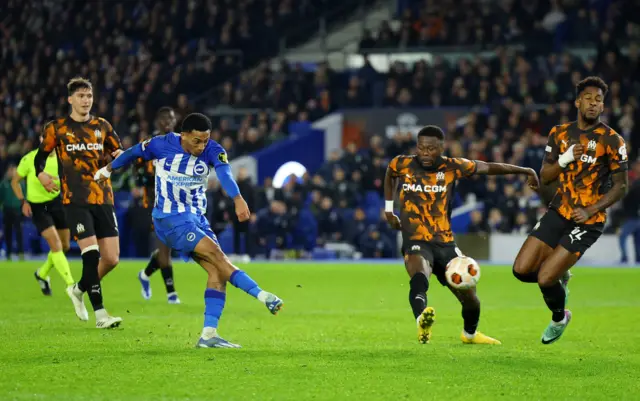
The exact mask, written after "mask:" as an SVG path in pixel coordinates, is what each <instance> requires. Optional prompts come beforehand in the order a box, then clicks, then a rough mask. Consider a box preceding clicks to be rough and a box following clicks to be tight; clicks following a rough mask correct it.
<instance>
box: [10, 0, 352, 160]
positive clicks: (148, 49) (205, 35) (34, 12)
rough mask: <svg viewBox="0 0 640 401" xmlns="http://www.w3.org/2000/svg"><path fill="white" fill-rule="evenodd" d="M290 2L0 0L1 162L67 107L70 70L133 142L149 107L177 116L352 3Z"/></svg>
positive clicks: (148, 119) (148, 129)
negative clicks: (169, 108) (281, 44)
mask: <svg viewBox="0 0 640 401" xmlns="http://www.w3.org/2000/svg"><path fill="white" fill-rule="evenodd" d="M297 3H298V2H294V1H292V0H275V1H270V2H261V1H250V0H238V1H236V0H233V1H232V0H185V1H183V0H153V1H151V0H135V1H125V0H109V1H106V0H101V1H90V2H82V1H74V2H60V1H57V0H38V1H20V0H3V1H2V5H1V6H0V10H1V12H0V171H6V170H5V169H2V167H6V163H7V160H8V159H9V160H12V161H13V162H15V159H16V158H19V156H20V155H21V154H23V153H24V151H25V150H26V149H29V148H30V147H31V146H33V144H34V143H37V136H38V134H39V133H40V132H41V130H42V126H43V124H44V123H46V122H47V121H49V120H51V119H53V118H55V117H56V116H61V115H65V114H67V112H68V105H67V101H66V97H67V93H66V84H67V82H68V80H69V79H70V78H72V77H74V76H78V75H81V76H84V77H86V78H89V79H90V80H91V82H92V83H93V85H94V90H95V92H94V94H95V106H94V113H96V114H97V115H99V116H102V117H104V118H107V119H108V120H109V121H110V122H111V123H112V125H113V126H114V128H115V129H116V132H118V133H119V134H120V136H122V137H123V138H124V137H130V138H131V139H130V140H131V141H133V142H137V141H138V140H141V139H143V138H145V137H147V136H149V135H150V134H151V133H152V131H153V126H152V121H153V116H154V114H155V112H156V110H157V109H158V108H160V107H162V106H172V107H174V108H175V110H176V112H177V114H178V118H180V116H184V115H185V114H187V113H189V112H190V111H192V110H193V108H194V106H195V100H197V98H198V97H201V95H203V94H204V93H206V92H207V91H209V90H211V89H212V88H215V87H216V85H219V84H222V83H224V82H225V80H229V79H231V78H233V77H234V76H236V75H237V74H238V73H239V72H240V71H241V70H242V69H243V68H249V67H252V66H253V65H255V64H257V63H258V62H259V61H260V60H263V59H265V58H268V57H271V56H274V55H276V54H277V52H278V50H279V47H278V44H279V40H280V39H281V38H283V37H285V36H286V33H287V32H289V31H290V30H293V31H294V35H293V36H294V39H295V40H297V41H301V40H304V39H306V38H308V37H310V36H311V35H313V34H314V33H315V31H314V30H313V29H314V28H313V27H314V25H313V24H312V22H313V21H315V20H317V19H318V18H319V15H320V14H322V13H323V12H325V11H326V10H328V9H332V8H335V7H338V6H344V4H345V3H347V4H348V3H354V4H355V3H358V2H357V1H355V0H347V1H346V2H345V1H341V0H306V1H303V2H302V3H301V4H297ZM305 26H308V27H307V29H306V30H305V29H303V28H305ZM290 36H291V35H290ZM295 40H294V41H293V42H292V40H291V39H289V42H290V44H295ZM251 97H252V95H251V94H248V98H251Z"/></svg>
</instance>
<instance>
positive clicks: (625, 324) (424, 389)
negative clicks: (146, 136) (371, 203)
mask: <svg viewBox="0 0 640 401" xmlns="http://www.w3.org/2000/svg"><path fill="white" fill-rule="evenodd" d="M1 266H2V267H1V268H0V277H1V279H0V338H1V340H2V343H1V346H0V361H1V363H0V378H1V379H0V399H2V400H13V399H15V400H31V399H34V400H69V401H71V400H109V401H113V400H153V401H159V400H250V399H260V400H306V399H314V400H345V399H354V400H367V401H370V400H448V399H452V400H453V399H455V400H459V399H467V400H481V399H482V400H497V399H498V400H499V399H516V398H522V399H527V400H530V399H554V400H561V399H573V400H576V399H580V400H596V399H598V400H605V399H606V400H610V399H618V400H624V399H638V398H637V397H639V395H638V394H640V385H639V384H638V380H637V374H638V372H640V342H639V341H638V331H639V329H640V324H639V322H640V319H639V318H638V316H639V315H640V297H639V296H638V285H639V284H640V270H633V269H593V268H584V269H579V268H578V269H574V273H575V277H574V278H573V280H572V282H571V284H570V287H571V290H572V291H571V297H570V303H569V307H570V308H571V309H572V311H573V312H574V320H573V321H572V323H571V325H570V326H569V328H568V330H567V332H566V333H565V336H564V337H563V338H562V339H561V340H560V341H558V342H557V343H555V344H553V345H549V346H544V345H541V344H540V335H541V333H542V331H543V329H544V328H545V326H546V325H547V323H548V322H549V319H550V313H549V312H548V311H547V309H546V307H545V306H544V303H543V301H542V298H541V296H540V293H539V290H538V288H537V286H535V285H530V284H529V285H525V284H522V283H520V282H517V281H516V280H515V279H514V278H513V277H512V276H511V269H509V268H507V267H490V266H484V267H483V270H482V279H481V281H480V284H479V295H480V298H481V299H482V301H483V309H482V311H483V312H482V317H481V321H480V330H481V331H483V332H484V333H485V334H488V335H490V336H495V337H496V338H498V339H500V340H502V342H503V345H502V346H469V345H463V344H461V342H460V339H459V335H460V331H461V328H462V319H461V317H460V307H459V305H458V304H457V302H456V300H455V299H454V297H453V296H452V295H451V294H449V293H448V291H447V290H445V289H444V288H442V287H441V286H440V285H439V284H438V283H437V280H435V278H434V279H433V280H432V281H431V290H430V292H429V304H430V305H432V306H434V307H435V308H436V313H437V321H436V325H435V326H434V334H433V338H432V343H431V344H429V345H420V344H418V343H417V338H416V329H415V322H414V319H413V317H412V315H411V311H410V308H409V305H408V302H407V296H408V295H407V293H408V278H407V277H406V273H405V272H404V269H403V267H402V265H401V263H396V264H370V265H365V264H308V263H304V264H292V263H287V264H281V265H277V264H257V263H256V264H250V265H248V266H246V267H245V269H246V271H247V272H248V273H249V274H250V275H251V276H252V277H253V278H254V279H256V280H257V281H258V283H259V284H260V285H261V286H262V287H263V288H264V289H266V290H270V291H273V292H275V293H277V294H278V295H279V296H280V297H282V298H283V299H284V300H285V308H284V309H283V311H282V312H281V313H280V314H279V315H278V316H271V315H270V314H269V313H268V311H267V310H266V308H265V307H264V306H262V305H261V304H260V303H259V302H258V301H256V300H254V299H252V298H250V297H249V296H247V295H245V294H244V293H242V292H241V291H239V290H237V289H235V288H229V289H228V293H229V296H228V302H227V306H226V308H225V311H224V314H223V316H222V320H221V334H222V335H223V336H224V337H225V338H226V339H228V340H230V341H233V342H237V343H240V344H241V345H243V347H244V348H243V349H240V350H215V349H195V348H194V345H195V343H196V341H197V339H198V337H199V333H200V330H201V326H202V317H203V316H202V315H203V308H204V306H203V290H204V287H205V277H206V276H205V274H204V272H203V271H201V269H200V267H198V266H197V265H195V264H189V265H187V264H182V263H176V265H175V267H174V271H175V278H176V285H177V289H178V291H179V294H180V298H181V299H182V302H183V304H182V305H168V304H167V303H166V296H165V290H164V285H163V284H162V282H161V275H160V274H156V275H155V276H154V277H153V278H152V285H153V290H154V297H153V298H152V299H151V300H150V301H144V300H143V299H142V298H141V296H140V288H139V284H138V281H137V278H136V274H137V272H138V270H139V269H140V268H142V267H144V262H131V261H128V262H122V263H121V264H120V266H119V267H118V268H117V269H116V270H115V271H113V272H112V273H111V274H110V275H109V276H108V277H107V278H106V280H105V281H104V282H103V290H104V294H105V301H106V305H107V307H108V310H109V311H110V312H111V313H112V314H114V315H117V316H122V317H123V318H124V323H123V326H122V328H120V329H116V330H109V331H107V330H98V329H95V328H94V320H93V314H92V313H91V321H90V322H88V323H84V322H80V321H79V320H77V319H76V317H75V315H74V313H73V308H72V306H71V303H70V301H69V299H68V298H67V296H66V294H65V293H64V290H63V284H62V281H61V280H60V279H59V278H58V276H57V275H56V273H55V271H53V270H52V272H51V276H52V285H53V292H54V294H53V297H52V298H48V297H44V296H42V295H41V293H40V290H39V287H38V286H37V284H36V282H35V280H34V279H33V270H35V268H36V267H37V266H36V264H33V263H27V262H22V263H6V262H2V264H1ZM72 269H73V273H74V274H75V277H76V278H79V277H80V263H79V262H78V261H74V262H73V263H72ZM85 299H86V297H85ZM85 302H86V303H87V305H89V302H88V299H86V301H85Z"/></svg>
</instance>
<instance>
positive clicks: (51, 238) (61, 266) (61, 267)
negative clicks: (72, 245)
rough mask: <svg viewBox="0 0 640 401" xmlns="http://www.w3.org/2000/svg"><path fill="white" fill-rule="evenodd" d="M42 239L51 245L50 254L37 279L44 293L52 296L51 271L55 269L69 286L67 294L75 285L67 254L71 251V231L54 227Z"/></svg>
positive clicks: (49, 228) (48, 229) (44, 233)
mask: <svg viewBox="0 0 640 401" xmlns="http://www.w3.org/2000/svg"><path fill="white" fill-rule="evenodd" d="M41 235H42V237H43V238H44V239H45V240H46V241H47V244H48V245H49V249H50V250H49V254H48V255H47V261H46V262H45V263H44V265H42V267H40V269H38V270H37V271H36V273H35V277H36V279H37V280H38V283H39V284H40V287H41V289H42V293H43V294H45V295H51V287H50V285H49V271H50V270H51V269H52V268H54V267H55V269H56V270H57V271H58V273H59V274H60V277H62V279H63V280H64V282H65V284H66V285H67V293H68V291H70V288H71V287H72V286H73V284H74V280H73V276H72V275H71V269H70V268H69V262H68V261H67V258H66V256H65V255H64V254H65V252H67V251H68V250H69V230H68V229H63V230H56V229H55V227H54V226H51V227H48V228H47V229H45V230H44V231H42V233H41Z"/></svg>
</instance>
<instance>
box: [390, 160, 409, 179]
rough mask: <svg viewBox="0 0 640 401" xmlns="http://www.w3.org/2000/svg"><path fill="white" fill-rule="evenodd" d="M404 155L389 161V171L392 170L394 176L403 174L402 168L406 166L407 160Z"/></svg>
mask: <svg viewBox="0 0 640 401" xmlns="http://www.w3.org/2000/svg"><path fill="white" fill-rule="evenodd" d="M405 159H406V158H403V157H402V156H396V157H394V158H393V159H392V160H391V161H390V162H389V167H388V168H389V171H391V175H392V176H394V177H399V176H401V175H403V174H402V169H404V167H405V162H404V160H405Z"/></svg>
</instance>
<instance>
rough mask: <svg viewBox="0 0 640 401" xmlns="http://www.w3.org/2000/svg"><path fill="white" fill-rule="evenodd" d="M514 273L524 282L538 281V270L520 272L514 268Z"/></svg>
mask: <svg viewBox="0 0 640 401" xmlns="http://www.w3.org/2000/svg"><path fill="white" fill-rule="evenodd" d="M512 271H513V275H514V276H515V277H516V278H517V279H518V280H520V281H522V282H523V283H537V282H538V272H529V273H518V272H517V271H516V270H515V269H513V270H512Z"/></svg>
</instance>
